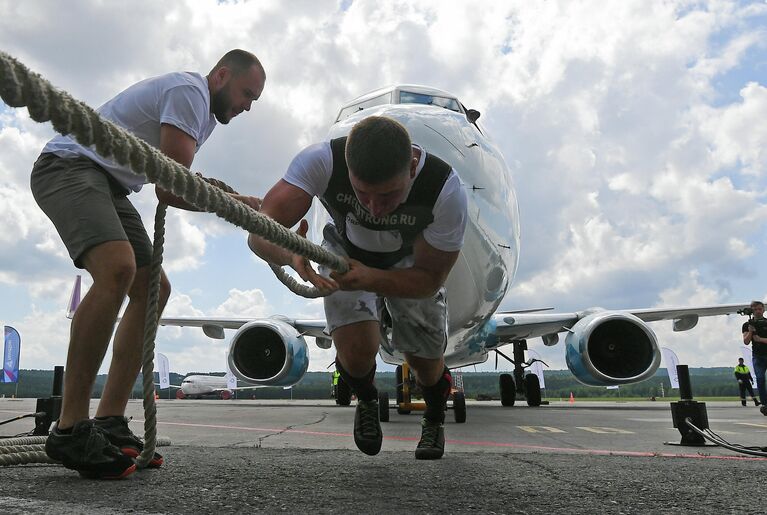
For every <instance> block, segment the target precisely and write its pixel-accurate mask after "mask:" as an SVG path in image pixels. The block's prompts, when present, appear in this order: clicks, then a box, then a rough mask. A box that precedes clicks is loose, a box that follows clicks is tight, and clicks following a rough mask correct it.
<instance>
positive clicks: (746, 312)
mask: <svg viewBox="0 0 767 515" xmlns="http://www.w3.org/2000/svg"><path fill="white" fill-rule="evenodd" d="M737 313H738V314H739V315H743V316H747V317H749V318H751V317H752V316H753V314H754V310H753V309H752V308H750V307H749V308H743V309H739V310H738V312H737Z"/></svg>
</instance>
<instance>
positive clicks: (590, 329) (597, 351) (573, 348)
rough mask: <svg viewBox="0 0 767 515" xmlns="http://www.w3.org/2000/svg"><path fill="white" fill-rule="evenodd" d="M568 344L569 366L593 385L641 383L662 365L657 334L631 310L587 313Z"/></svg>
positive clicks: (566, 354) (575, 328)
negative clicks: (630, 311)
mask: <svg viewBox="0 0 767 515" xmlns="http://www.w3.org/2000/svg"><path fill="white" fill-rule="evenodd" d="M565 344H566V351H565V360H566V361H567V368H569V369H570V371H571V372H572V373H573V375H574V376H575V378H576V379H577V380H578V381H580V382H581V383H583V384H586V385H589V386H614V385H621V384H631V383H638V382H639V381H644V380H645V379H649V378H650V377H652V376H653V374H655V371H656V370H658V367H659V366H660V359H661V353H660V349H659V348H658V339H657V337H656V336H655V333H654V332H653V331H652V329H650V327H649V326H648V325H647V324H646V323H645V322H643V321H642V320H640V319H639V318H637V317H636V316H634V315H632V314H630V313H620V312H615V311H602V312H597V313H592V314H590V315H587V316H586V317H584V318H582V319H581V320H579V321H578V322H577V323H576V324H575V325H574V326H573V327H572V329H571V332H570V333H568V335H567V338H566V339H565Z"/></svg>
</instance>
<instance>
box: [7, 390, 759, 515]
mask: <svg viewBox="0 0 767 515" xmlns="http://www.w3.org/2000/svg"><path fill="white" fill-rule="evenodd" d="M34 402H35V401H34V400H32V399H29V400H11V399H0V420H5V419H9V418H11V417H13V416H16V415H19V414H23V413H29V412H31V411H33V410H34ZM467 412H468V416H467V422H466V423H465V424H457V423H455V422H454V421H453V420H452V413H450V412H449V413H448V422H447V424H446V437H447V445H446V454H445V457H444V458H443V459H441V460H438V461H432V462H424V461H416V460H415V459H414V456H413V449H414V448H415V446H416V444H417V441H418V438H419V435H420V427H419V419H420V415H419V414H418V413H412V414H410V415H398V414H397V413H396V412H395V411H394V410H392V411H391V418H390V421H389V422H388V423H384V424H383V431H384V435H385V439H384V444H383V449H382V451H381V453H380V454H379V455H377V456H374V457H369V456H365V455H364V454H362V453H361V452H359V451H358V450H356V448H355V446H354V442H353V440H352V436H351V426H352V421H353V416H354V410H353V408H349V407H339V406H335V405H333V404H332V403H331V402H323V401H319V402H309V401H295V402H285V401H271V402H269V401H239V400H237V401H177V400H170V401H166V400H161V401H159V404H158V433H159V435H160V436H161V437H165V438H169V439H170V441H171V445H170V446H168V447H160V448H158V451H159V452H161V453H162V454H163V455H164V456H165V458H166V463H165V465H164V466H163V467H162V468H161V469H160V470H141V471H139V472H137V473H136V474H134V475H133V476H131V477H130V478H128V479H125V480H121V481H93V480H84V479H81V478H80V477H79V476H78V475H77V474H76V473H75V472H72V471H70V470H67V469H65V468H63V467H61V466H59V465H19V466H12V467H3V468H0V513H2V514H6V513H7V514H19V513H41V512H43V513H63V514H68V513H188V512H193V511H203V512H214V511H215V512H227V513H246V512H247V513H279V512H300V513H305V512H307V511H309V510H311V511H312V512H315V513H348V512H350V511H354V512H360V513H407V512H418V513H444V512H452V513H561V512H568V513H693V512H694V513H739V514H742V513H764V512H765V508H764V504H765V502H767V496H765V495H763V494H760V492H764V486H761V485H764V474H765V472H767V459H763V458H755V457H748V456H746V455H743V454H739V453H736V452H732V451H729V450H726V449H723V448H720V447H689V446H684V447H682V446H674V445H665V444H664V442H672V443H679V442H680V433H679V432H678V431H677V430H676V429H674V428H673V427H672V422H671V412H670V408H669V402H668V401H666V402H663V401H657V402H644V403H612V402H608V403H605V402H591V403H590V402H583V401H576V402H575V403H574V404H570V403H567V402H562V403H560V402H555V403H552V404H551V405H549V406H541V407H540V408H529V407H527V406H517V407H514V408H503V407H501V406H500V405H499V403H497V402H482V403H476V402H475V403H471V402H470V403H469V405H468V410H467ZM707 413H708V418H709V425H710V427H711V428H712V429H714V430H715V431H716V432H717V433H719V434H720V435H721V436H722V437H724V438H725V439H727V440H729V441H730V442H733V443H740V444H743V445H748V446H765V445H767V417H764V416H762V415H761V414H760V413H759V411H758V410H757V409H755V408H754V407H753V406H749V407H747V408H743V407H741V406H740V404H739V403H707ZM128 414H129V415H132V416H133V417H134V418H133V420H132V422H131V428H132V429H133V430H134V432H136V433H139V434H140V433H141V432H142V431H143V410H142V407H141V404H140V402H139V401H131V403H130V405H129V413H128ZM32 425H33V424H32V421H31V419H24V420H21V421H17V422H12V423H10V424H6V425H2V426H0V436H3V435H4V436H8V435H15V434H17V433H21V432H26V431H28V430H30V429H31V428H32Z"/></svg>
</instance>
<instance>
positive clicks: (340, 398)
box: [336, 377, 352, 406]
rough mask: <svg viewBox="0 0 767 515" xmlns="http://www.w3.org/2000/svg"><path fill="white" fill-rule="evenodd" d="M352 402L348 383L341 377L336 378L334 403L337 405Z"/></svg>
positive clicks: (345, 404) (346, 404)
mask: <svg viewBox="0 0 767 515" xmlns="http://www.w3.org/2000/svg"><path fill="white" fill-rule="evenodd" d="M351 403H352V391H351V388H349V385H348V384H346V382H345V381H344V380H343V378H342V377H339V378H338V384H337V385H336V404H338V405H339V406H348V405H349V404H351Z"/></svg>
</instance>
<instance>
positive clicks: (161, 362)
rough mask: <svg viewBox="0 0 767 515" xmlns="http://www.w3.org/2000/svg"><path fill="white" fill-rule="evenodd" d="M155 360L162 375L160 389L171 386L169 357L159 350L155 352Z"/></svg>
mask: <svg viewBox="0 0 767 515" xmlns="http://www.w3.org/2000/svg"><path fill="white" fill-rule="evenodd" d="M155 361H156V362H157V373H158V374H159V375H160V389H161V390H164V389H165V388H170V364H169V363H168V357H167V356H166V355H165V354H162V353H161V352H158V353H157V354H155Z"/></svg>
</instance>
